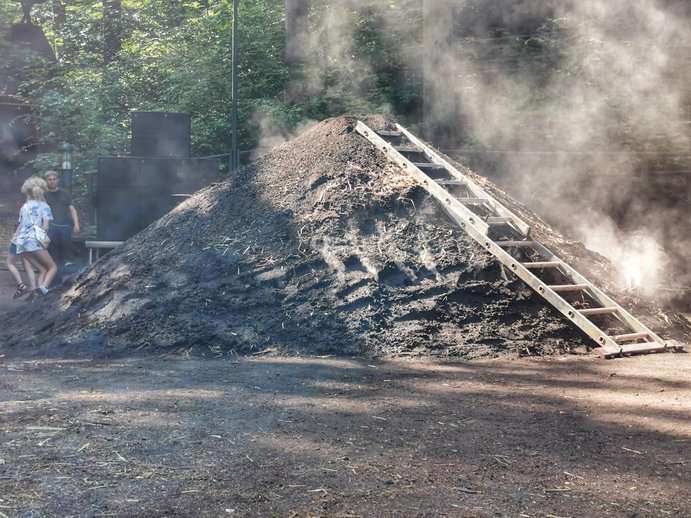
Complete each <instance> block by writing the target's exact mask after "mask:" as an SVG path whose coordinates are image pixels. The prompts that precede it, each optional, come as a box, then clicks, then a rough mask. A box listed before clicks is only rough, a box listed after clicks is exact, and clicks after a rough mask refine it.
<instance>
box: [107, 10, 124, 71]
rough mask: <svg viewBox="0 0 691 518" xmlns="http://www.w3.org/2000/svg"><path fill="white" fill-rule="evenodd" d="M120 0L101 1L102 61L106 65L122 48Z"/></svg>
mask: <svg viewBox="0 0 691 518" xmlns="http://www.w3.org/2000/svg"><path fill="white" fill-rule="evenodd" d="M122 37H123V35H122V0H105V1H104V2H103V62H104V63H105V64H106V65H107V64H109V63H111V62H113V60H115V58H116V57H117V55H118V54H119V53H120V50H121V49H122Z"/></svg>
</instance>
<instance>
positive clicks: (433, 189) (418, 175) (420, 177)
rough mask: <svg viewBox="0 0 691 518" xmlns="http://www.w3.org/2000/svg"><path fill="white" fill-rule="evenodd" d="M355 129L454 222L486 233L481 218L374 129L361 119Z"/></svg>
mask: <svg viewBox="0 0 691 518" xmlns="http://www.w3.org/2000/svg"><path fill="white" fill-rule="evenodd" d="M355 129H356V130H357V132H358V133H360V134H361V135H362V136H363V137H365V138H366V139H367V140H369V141H370V142H371V143H372V144H374V145H375V147H376V148H377V149H379V150H380V151H382V152H383V153H384V155H386V157H387V158H388V159H389V160H391V161H392V162H394V163H395V164H397V165H398V166H400V167H401V168H402V169H403V170H404V171H406V172H407V173H408V174H410V175H412V176H413V177H414V178H415V179H416V180H417V181H418V182H419V183H420V184H422V187H423V188H424V189H425V190H426V191H427V192H429V193H430V194H431V195H432V196H434V198H436V199H437V201H439V202H440V203H441V204H442V206H443V207H445V208H446V210H448V211H451V213H452V214H453V219H454V221H455V222H456V223H458V224H459V225H460V226H462V227H466V226H469V225H473V226H475V227H476V228H477V229H478V232H480V233H481V234H483V235H487V233H488V232H489V225H487V223H485V222H484V221H482V218H480V217H479V216H478V215H477V214H475V213H474V212H473V211H471V210H470V209H468V208H467V207H466V206H465V205H463V204H462V203H461V202H459V201H458V200H456V199H455V198H454V197H453V196H452V195H451V194H450V193H449V192H448V191H447V190H446V189H444V188H443V187H442V186H440V185H438V184H437V183H436V182H435V181H434V180H433V179H431V178H430V177H429V176H427V175H426V174H425V173H423V172H422V171H420V170H419V169H418V168H417V167H415V165H413V163H412V162H411V161H410V160H408V159H407V158H405V157H404V156H403V155H401V154H400V153H399V152H398V151H396V149H395V148H394V147H393V146H392V145H391V144H389V143H388V142H387V141H386V140H384V139H383V138H381V137H380V136H379V135H378V134H377V133H376V132H375V131H373V130H372V129H370V128H369V127H368V126H367V125H366V124H364V123H363V122H361V121H358V123H357V126H356V127H355Z"/></svg>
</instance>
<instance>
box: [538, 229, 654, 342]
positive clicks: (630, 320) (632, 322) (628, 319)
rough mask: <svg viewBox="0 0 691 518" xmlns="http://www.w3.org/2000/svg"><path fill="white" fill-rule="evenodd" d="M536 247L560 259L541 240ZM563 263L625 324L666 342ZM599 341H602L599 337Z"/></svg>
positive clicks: (572, 278)
mask: <svg viewBox="0 0 691 518" xmlns="http://www.w3.org/2000/svg"><path fill="white" fill-rule="evenodd" d="M534 249H535V250H537V251H538V252H540V253H541V254H542V255H545V256H549V257H550V258H551V259H557V260H560V261H561V259H559V257H558V256H557V255H556V254H555V253H554V252H552V251H551V250H550V249H548V248H547V247H546V246H544V245H543V244H542V243H540V242H539V241H536V242H535V246H534ZM561 263H562V265H563V269H564V270H565V271H564V273H565V274H567V275H568V276H570V277H571V280H572V281H573V282H574V283H575V284H588V285H589V286H590V287H589V288H588V290H589V291H590V293H591V296H592V297H593V298H594V299H595V300H596V301H597V302H598V303H599V304H600V305H601V306H603V307H616V308H617V309H618V310H619V311H618V312H617V313H616V316H617V317H619V319H620V320H622V321H623V322H624V323H625V324H627V325H628V326H629V327H631V329H633V330H634V331H637V332H645V333H648V334H649V335H650V338H651V339H652V340H654V341H655V342H659V343H661V344H664V343H665V341H664V339H663V338H662V337H660V336H659V335H658V334H657V333H655V332H653V330H652V329H650V328H648V327H647V326H646V325H644V324H643V323H642V322H641V321H640V320H638V319H637V318H636V317H634V316H633V315H632V314H631V313H629V312H628V311H627V310H626V309H624V308H623V307H622V306H621V305H620V304H618V303H617V302H616V301H615V300H614V299H612V297H610V296H609V295H607V294H606V293H605V292H604V291H602V290H601V289H600V288H598V287H597V286H595V285H594V284H593V283H592V282H590V281H589V280H588V279H587V278H586V277H584V276H583V275H582V274H580V273H579V272H578V271H577V270H576V269H575V268H574V267H573V266H571V265H570V264H568V263H567V262H565V261H561ZM598 342H601V341H600V340H599V339H598Z"/></svg>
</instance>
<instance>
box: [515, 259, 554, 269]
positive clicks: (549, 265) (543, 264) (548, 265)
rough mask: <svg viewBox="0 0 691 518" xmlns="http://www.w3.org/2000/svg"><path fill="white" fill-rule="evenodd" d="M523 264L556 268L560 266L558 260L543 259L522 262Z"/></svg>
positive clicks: (532, 266) (533, 266) (529, 266)
mask: <svg viewBox="0 0 691 518" xmlns="http://www.w3.org/2000/svg"><path fill="white" fill-rule="evenodd" d="M523 266H525V267H526V268H528V269H530V268H558V267H559V266H561V262H560V261H543V262H534V263H523Z"/></svg>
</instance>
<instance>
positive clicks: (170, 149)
mask: <svg viewBox="0 0 691 518" xmlns="http://www.w3.org/2000/svg"><path fill="white" fill-rule="evenodd" d="M190 133H191V119H190V115H189V114H188V113H172V112H132V156H135V157H159V158H189V156H190V146H191V137H190Z"/></svg>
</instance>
